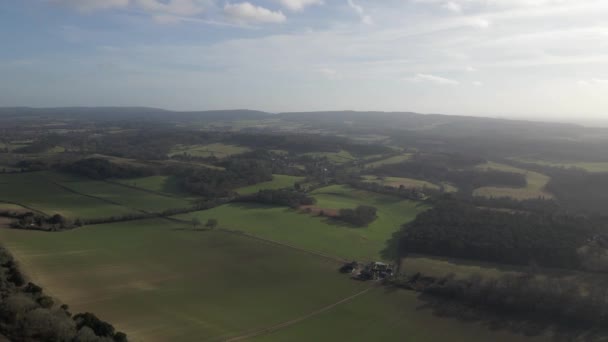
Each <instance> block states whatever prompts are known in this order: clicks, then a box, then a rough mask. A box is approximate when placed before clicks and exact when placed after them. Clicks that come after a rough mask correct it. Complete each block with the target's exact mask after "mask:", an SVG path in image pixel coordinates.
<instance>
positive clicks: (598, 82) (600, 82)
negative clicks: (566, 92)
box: [577, 78, 608, 86]
mask: <svg viewBox="0 0 608 342" xmlns="http://www.w3.org/2000/svg"><path fill="white" fill-rule="evenodd" d="M577 84H578V85H580V86H608V79H602V78H592V79H590V80H580V81H578V82H577Z"/></svg>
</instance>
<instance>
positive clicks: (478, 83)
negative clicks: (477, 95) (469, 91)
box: [473, 81, 483, 87]
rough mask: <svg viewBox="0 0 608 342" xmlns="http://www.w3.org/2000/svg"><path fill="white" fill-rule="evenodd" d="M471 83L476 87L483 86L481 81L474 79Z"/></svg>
mask: <svg viewBox="0 0 608 342" xmlns="http://www.w3.org/2000/svg"><path fill="white" fill-rule="evenodd" d="M473 85H474V86H476V87H483V82H481V81H474V82H473Z"/></svg>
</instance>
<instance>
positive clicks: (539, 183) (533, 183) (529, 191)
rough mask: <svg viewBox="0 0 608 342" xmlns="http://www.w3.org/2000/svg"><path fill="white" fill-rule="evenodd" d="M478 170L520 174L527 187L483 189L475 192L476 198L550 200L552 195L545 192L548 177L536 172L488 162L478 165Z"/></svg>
mask: <svg viewBox="0 0 608 342" xmlns="http://www.w3.org/2000/svg"><path fill="white" fill-rule="evenodd" d="M477 168H478V169H480V170H488V169H490V170H498V171H505V172H514V173H520V174H523V175H525V176H526V180H527V182H528V185H527V186H526V187H524V188H507V187H483V188H479V189H476V190H475V195H476V196H484V197H511V198H515V199H530V198H539V197H543V198H552V197H553V195H552V194H551V193H549V192H547V191H545V187H546V186H547V184H548V183H549V181H550V178H549V177H548V176H545V175H543V174H540V173H538V172H533V171H528V170H524V169H520V168H516V167H512V166H509V165H504V164H499V163H494V162H489V163H487V164H483V165H479V166H478V167H477Z"/></svg>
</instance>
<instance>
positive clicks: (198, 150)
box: [169, 144, 250, 158]
mask: <svg viewBox="0 0 608 342" xmlns="http://www.w3.org/2000/svg"><path fill="white" fill-rule="evenodd" d="M248 151H250V149H249V148H247V147H242V146H236V145H227V144H209V145H193V146H184V145H177V146H175V147H173V149H172V151H171V153H170V154H169V156H170V157H172V156H175V155H189V156H192V157H202V158H208V157H217V158H226V157H229V156H231V155H235V154H241V153H245V152H248Z"/></svg>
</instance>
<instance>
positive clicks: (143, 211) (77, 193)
mask: <svg viewBox="0 0 608 342" xmlns="http://www.w3.org/2000/svg"><path fill="white" fill-rule="evenodd" d="M44 178H45V179H46V180H47V181H48V182H50V183H52V184H55V185H56V186H58V187H60V188H62V189H63V190H65V191H69V192H71V193H73V194H76V195H79V196H84V197H88V198H92V199H95V200H98V201H102V202H105V203H109V204H113V205H117V206H120V207H123V208H127V209H129V210H133V211H138V212H140V213H142V214H153V213H150V212H147V211H145V210H142V209H137V208H132V207H129V206H127V205H124V204H122V203H118V202H114V201H112V200H109V199H106V198H102V197H97V196H93V195H89V194H85V193H82V192H79V191H76V190H74V189H72V188H70V187H68V186H66V185H63V184H61V183H59V182H56V181H54V180H52V179H50V178H48V177H44Z"/></svg>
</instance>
